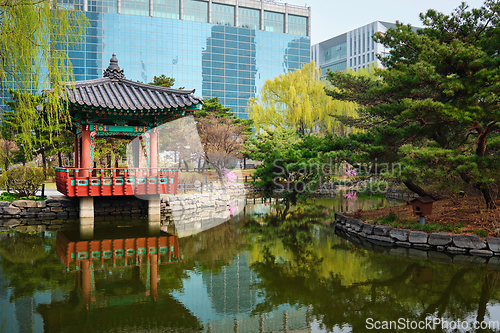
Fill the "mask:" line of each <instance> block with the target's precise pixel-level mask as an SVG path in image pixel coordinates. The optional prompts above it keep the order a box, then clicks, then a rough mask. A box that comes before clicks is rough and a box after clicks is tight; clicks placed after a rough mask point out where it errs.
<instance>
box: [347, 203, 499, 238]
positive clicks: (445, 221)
mask: <svg viewBox="0 0 500 333" xmlns="http://www.w3.org/2000/svg"><path fill="white" fill-rule="evenodd" d="M496 203H497V206H498V207H500V200H497V201H496ZM391 212H392V213H393V214H392V218H393V220H394V222H392V223H387V219H385V221H380V218H383V217H387V216H389V214H391ZM394 214H395V215H396V216H394ZM346 215H348V216H351V217H355V218H358V219H361V220H363V221H365V222H372V223H373V222H374V220H376V219H377V218H379V221H375V223H377V224H390V225H392V226H400V227H404V228H407V229H413V230H426V231H441V232H443V231H444V232H447V231H448V232H452V233H460V234H476V235H478V236H480V237H500V208H497V209H495V210H487V209H486V205H485V203H484V199H483V198H482V197H479V196H477V197H465V198H458V197H454V198H449V199H444V200H440V201H436V202H434V203H433V207H432V214H431V215H429V216H426V217H425V222H426V225H427V226H426V227H425V228H424V227H421V226H419V225H418V216H417V215H415V214H414V213H413V209H412V206H411V205H410V204H409V203H407V204H406V205H401V206H395V207H386V208H381V209H375V210H370V211H357V212H354V213H350V214H346ZM413 225H414V227H413ZM450 228H451V230H450Z"/></svg>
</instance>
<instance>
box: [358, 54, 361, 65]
mask: <svg viewBox="0 0 500 333" xmlns="http://www.w3.org/2000/svg"><path fill="white" fill-rule="evenodd" d="M358 65H361V56H358Z"/></svg>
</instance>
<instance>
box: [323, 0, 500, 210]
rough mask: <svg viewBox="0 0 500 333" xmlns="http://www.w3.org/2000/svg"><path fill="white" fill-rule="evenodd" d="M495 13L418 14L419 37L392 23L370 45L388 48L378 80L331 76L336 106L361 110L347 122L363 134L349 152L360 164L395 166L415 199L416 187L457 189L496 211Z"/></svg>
mask: <svg viewBox="0 0 500 333" xmlns="http://www.w3.org/2000/svg"><path fill="white" fill-rule="evenodd" d="M499 14H500V6H499V4H498V1H492V0H488V1H486V2H485V4H484V6H483V7H481V8H480V9H472V10H469V8H468V6H467V5H466V4H465V3H462V5H460V6H459V7H458V8H457V9H456V10H455V11H454V12H453V13H452V14H450V15H445V14H443V13H438V12H436V11H434V10H429V11H427V13H425V14H421V20H422V23H423V25H424V28H423V29H420V30H417V31H416V32H415V31H414V29H413V28H412V27H411V26H409V25H403V24H400V23H398V24H397V27H396V28H393V29H388V30H387V32H386V33H384V34H381V33H377V34H376V35H375V37H374V38H375V40H376V41H377V42H380V43H382V44H383V45H384V46H385V47H387V48H391V51H390V56H388V57H386V58H380V57H379V58H380V59H381V61H382V63H383V65H384V66H385V67H386V69H385V70H377V73H378V74H379V75H380V77H381V79H379V80H374V79H371V78H366V77H356V76H353V75H352V74H349V73H329V74H328V79H329V81H330V82H331V84H332V85H333V86H335V87H336V90H329V91H328V94H329V95H330V96H331V97H332V98H334V99H341V100H345V101H353V102H356V103H358V104H359V105H361V106H362V108H360V110H359V114H360V120H356V121H353V123H356V125H357V126H358V127H360V128H365V129H367V132H366V133H363V134H358V135H353V136H352V137H351V138H352V147H353V150H355V152H358V153H359V154H358V155H357V156H358V157H360V158H362V157H363V156H364V158H365V161H371V162H373V161H375V159H377V158H378V161H379V162H380V161H381V160H384V161H385V162H389V163H390V162H397V163H401V164H402V166H403V168H402V174H401V175H397V178H399V179H400V180H402V181H403V182H404V183H405V184H406V185H407V186H408V188H410V189H411V190H413V191H414V192H416V193H418V194H420V195H426V194H429V193H427V191H425V190H424V189H423V188H422V187H421V186H420V185H418V184H417V183H419V182H420V183H421V184H424V185H432V184H436V183H444V182H450V183H452V184H453V183H456V182H457V180H458V179H461V180H463V181H465V182H466V183H468V184H470V185H472V186H474V187H475V188H476V189H478V190H480V191H481V192H482V195H483V197H484V199H485V202H486V206H487V208H496V205H495V201H494V196H495V195H494V193H493V185H494V183H495V182H496V180H498V179H499V175H500V168H499V163H498V162H499V156H498V151H499V148H500V137H499V133H500V132H499V130H500V127H499V126H498V125H499V122H500V57H499V56H498V54H499V51H500V50H499V45H500V43H499V41H500V30H499V28H500V15H499Z"/></svg>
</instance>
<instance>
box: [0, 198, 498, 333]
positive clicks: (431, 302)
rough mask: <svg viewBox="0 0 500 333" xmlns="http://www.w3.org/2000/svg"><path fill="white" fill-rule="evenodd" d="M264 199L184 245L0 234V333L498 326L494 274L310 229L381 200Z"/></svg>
mask: <svg viewBox="0 0 500 333" xmlns="http://www.w3.org/2000/svg"><path fill="white" fill-rule="evenodd" d="M275 202H276V201H275V200H272V202H265V203H259V202H256V203H255V204H254V203H253V201H251V200H249V203H248V205H247V206H246V209H245V210H244V212H242V213H241V214H240V215H238V216H235V217H233V218H232V219H231V220H229V221H228V222H226V223H223V224H221V225H219V226H217V227H214V228H212V229H209V230H206V231H204V232H201V233H198V234H196V235H192V236H189V237H184V238H179V237H177V236H176V235H175V231H174V233H170V234H169V233H166V232H163V231H162V232H157V233H152V232H151V230H148V228H147V227H123V228H114V229H110V228H108V229H96V231H95V233H94V237H93V238H92V239H90V240H88V239H81V238H80V236H79V232H78V230H66V231H58V232H44V233H37V234H26V233H10V234H0V307H1V312H0V313H1V315H0V319H1V320H0V325H1V326H0V331H2V332H125V331H126V332H367V331H369V330H368V328H367V325H368V324H369V323H374V322H375V321H380V322H381V323H382V322H383V321H394V322H398V321H399V322H400V320H401V318H403V319H404V320H408V321H414V322H421V321H425V319H426V318H439V319H443V320H447V321H449V322H450V323H453V322H456V321H458V320H460V321H467V323H469V325H471V324H472V323H473V322H474V321H476V320H477V321H479V322H481V321H490V320H500V305H499V299H500V286H499V282H500V274H499V271H497V270H493V269H490V268H487V267H482V266H477V267H467V266H454V265H451V264H438V263H435V262H431V261H428V260H424V261H422V260H418V259H414V258H411V257H407V256H393V255H388V254H387V253H386V252H384V253H378V252H376V251H370V250H366V249H364V248H361V247H358V246H356V245H354V244H352V243H350V242H349V241H347V240H345V239H343V238H341V237H339V236H337V235H335V233H334V231H333V229H331V228H330V227H325V226H324V225H325V223H326V224H327V223H328V221H331V219H332V218H333V213H334V212H335V211H342V210H353V209H370V208H372V207H377V206H380V207H383V206H385V205H387V204H388V203H387V202H386V201H385V199H383V198H377V197H375V198H370V199H363V198H358V200H357V201H356V202H355V203H350V202H348V201H347V200H345V199H344V198H338V199H314V200H309V201H308V202H307V203H302V204H299V205H298V206H295V207H293V206H289V207H287V206H286V205H277V204H275ZM169 230H170V229H169ZM121 250H123V251H121ZM132 250H134V251H132ZM155 273H156V274H155ZM372 331H373V330H372ZM387 331H388V332H396V331H397V332H417V331H418V332H427V331H428V332H454V331H467V330H452V329H442V328H441V326H438V327H436V329H425V328H424V329H417V330H413V329H411V328H409V329H406V328H403V329H399V330H394V329H393V330H387ZM472 331H474V330H472ZM476 331H477V332H498V331H500V330H498V329H486V330H476Z"/></svg>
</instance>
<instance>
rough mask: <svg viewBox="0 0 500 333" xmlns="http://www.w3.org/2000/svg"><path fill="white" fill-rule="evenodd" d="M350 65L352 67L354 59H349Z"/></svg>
mask: <svg viewBox="0 0 500 333" xmlns="http://www.w3.org/2000/svg"><path fill="white" fill-rule="evenodd" d="M349 67H352V59H349Z"/></svg>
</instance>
